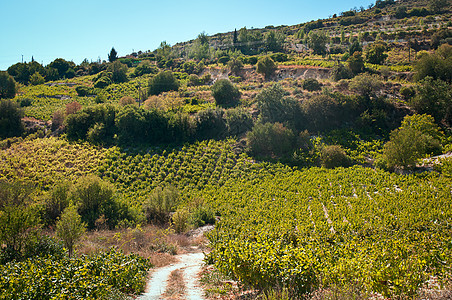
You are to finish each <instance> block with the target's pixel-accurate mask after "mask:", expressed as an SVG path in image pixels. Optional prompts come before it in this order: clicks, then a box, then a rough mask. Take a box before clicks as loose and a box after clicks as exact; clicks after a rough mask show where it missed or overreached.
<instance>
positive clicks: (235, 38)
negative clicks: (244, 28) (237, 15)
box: [232, 29, 239, 49]
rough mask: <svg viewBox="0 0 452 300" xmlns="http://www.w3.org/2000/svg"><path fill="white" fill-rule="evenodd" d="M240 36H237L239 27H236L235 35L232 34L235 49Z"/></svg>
mask: <svg viewBox="0 0 452 300" xmlns="http://www.w3.org/2000/svg"><path fill="white" fill-rule="evenodd" d="M238 42H239V41H238V36H237V29H234V35H233V36H232V47H233V48H234V49H236V48H237V43H238Z"/></svg>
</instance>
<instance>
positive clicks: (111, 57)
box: [108, 47, 118, 62]
mask: <svg viewBox="0 0 452 300" xmlns="http://www.w3.org/2000/svg"><path fill="white" fill-rule="evenodd" d="M117 59H118V52H116V50H115V48H114V47H113V48H111V50H110V53H109V54H108V61H109V62H114V61H115V60H117Z"/></svg>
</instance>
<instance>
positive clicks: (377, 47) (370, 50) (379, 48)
mask: <svg viewBox="0 0 452 300" xmlns="http://www.w3.org/2000/svg"><path fill="white" fill-rule="evenodd" d="M386 49H387V46H386V44H385V43H381V42H376V43H373V44H371V45H369V46H368V47H367V49H366V60H367V62H368V63H371V64H376V65H381V64H383V62H384V61H385V59H386V58H388V55H387V54H386V53H385V51H386Z"/></svg>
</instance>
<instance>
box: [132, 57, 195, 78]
mask: <svg viewBox="0 0 452 300" xmlns="http://www.w3.org/2000/svg"><path fill="white" fill-rule="evenodd" d="M158 71H159V69H158V68H157V67H156V66H154V65H152V64H151V62H150V61H149V60H143V61H142V62H141V63H140V64H139V65H138V66H137V67H136V68H135V70H134V71H133V73H132V76H133V77H139V76H143V75H144V74H157V73H158ZM187 73H188V72H187Z"/></svg>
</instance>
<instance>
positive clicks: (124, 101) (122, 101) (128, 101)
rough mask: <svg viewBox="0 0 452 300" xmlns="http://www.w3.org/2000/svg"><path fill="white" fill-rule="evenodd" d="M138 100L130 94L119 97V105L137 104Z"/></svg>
mask: <svg viewBox="0 0 452 300" xmlns="http://www.w3.org/2000/svg"><path fill="white" fill-rule="evenodd" d="M136 104H137V102H136V101H135V99H134V98H132V97H130V96H124V97H122V98H121V99H119V105H121V106H126V105H136Z"/></svg>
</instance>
